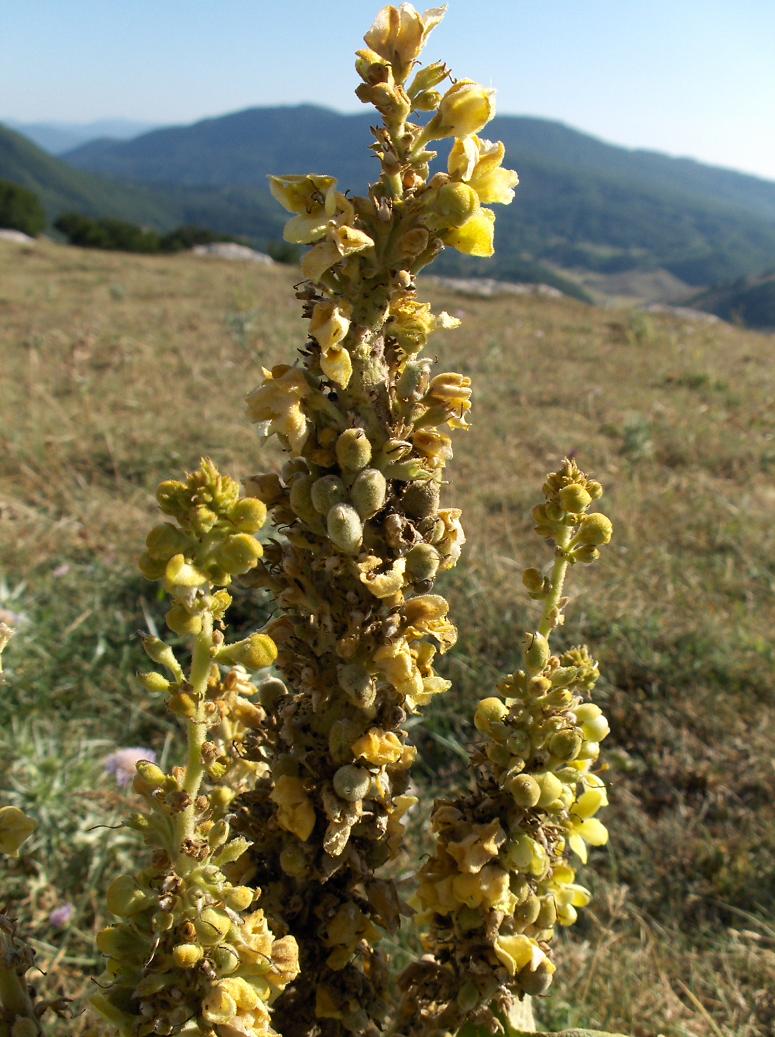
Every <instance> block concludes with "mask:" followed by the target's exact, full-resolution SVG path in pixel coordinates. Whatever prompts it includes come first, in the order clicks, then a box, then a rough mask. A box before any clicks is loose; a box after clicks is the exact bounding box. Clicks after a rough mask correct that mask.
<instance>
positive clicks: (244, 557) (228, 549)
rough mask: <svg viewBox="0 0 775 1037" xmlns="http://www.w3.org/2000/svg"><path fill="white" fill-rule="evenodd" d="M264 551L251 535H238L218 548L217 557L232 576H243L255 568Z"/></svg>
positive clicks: (222, 566)
mask: <svg viewBox="0 0 775 1037" xmlns="http://www.w3.org/2000/svg"><path fill="white" fill-rule="evenodd" d="M263 553H264V549H263V547H262V546H261V544H260V543H259V542H258V540H256V538H255V537H254V536H251V535H250V533H236V534H235V535H234V536H230V537H227V538H226V540H224V542H223V543H222V544H221V545H220V546H219V547H218V550H217V551H216V552H215V557H216V560H217V562H218V564H219V565H220V566H221V568H223V569H225V570H226V572H227V573H229V574H230V575H232V576H241V575H242V574H243V573H246V572H249V571H250V570H251V569H253V568H255V566H256V564H257V562H258V559H259V558H260V557H261V556H262V555H263Z"/></svg>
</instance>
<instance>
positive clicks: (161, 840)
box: [92, 459, 298, 1037]
mask: <svg viewBox="0 0 775 1037" xmlns="http://www.w3.org/2000/svg"><path fill="white" fill-rule="evenodd" d="M157 498H158V501H159V504H160V507H161V509H162V511H163V512H164V513H165V514H166V515H167V516H169V517H170V518H171V519H173V520H174V521H172V522H169V521H168V522H164V523H162V524H160V525H157V526H155V527H154V528H153V529H152V530H151V532H150V533H149V534H148V538H147V541H146V545H147V551H146V553H145V554H144V555H143V556H142V558H141V560H140V568H141V571H142V572H143V574H144V575H145V576H146V577H147V578H148V579H151V580H160V581H161V582H162V584H163V586H164V589H165V590H166V591H167V593H168V594H169V595H170V599H171V601H172V604H171V607H170V608H169V611H168V612H167V616H166V619H167V625H168V626H169V628H170V630H171V631H172V632H173V633H175V634H177V635H179V636H181V637H185V638H188V639H189V640H190V643H191V665H190V668H189V670H188V673H186V672H185V671H184V669H183V667H182V665H181V663H180V662H179V661H178V658H177V655H176V653H175V651H174V650H173V648H172V646H171V645H169V644H167V643H165V642H164V641H162V640H160V639H159V638H156V637H148V638H146V639H145V641H144V648H145V651H146V653H147V654H148V656H149V657H150V659H151V660H152V661H153V662H154V663H155V664H156V666H158V667H159V669H154V670H151V671H149V672H148V673H145V674H143V675H142V677H141V681H142V684H143V685H144V687H145V688H146V689H147V690H148V691H150V692H153V693H157V694H159V695H162V696H164V698H165V701H166V705H167V708H168V709H169V710H171V712H172V713H174V714H175V715H176V716H177V717H180V718H181V719H182V720H183V722H184V724H185V727H186V734H187V750H186V761H185V765H184V766H181V767H175V768H173V769H172V771H171V772H170V773H165V771H163V770H162V769H161V768H160V767H159V766H157V765H156V764H155V763H153V762H151V761H150V760H141V761H139V762H138V763H137V774H136V776H135V778H134V782H133V788H134V791H135V792H136V793H138V794H139V795H140V796H141V797H142V798H143V800H144V802H145V806H146V809H145V810H144V811H143V812H139V813H137V814H136V815H135V816H133V817H132V818H130V820H129V822H128V823H129V824H130V826H131V827H133V828H134V829H136V830H137V831H138V832H139V833H141V834H142V836H143V839H144V841H145V844H146V846H147V847H148V849H149V850H150V851H151V853H150V860H149V862H148V864H147V865H146V867H144V868H143V869H142V870H140V871H138V872H136V873H134V874H125V875H120V876H119V877H118V878H116V879H115V880H114V881H113V883H112V884H111V886H110V887H109V889H108V893H107V907H108V909H109V911H110V912H112V914H113V915H115V916H116V917H117V919H118V921H117V922H116V923H115V924H113V925H110V926H108V927H107V928H105V929H103V930H102V931H101V932H100V933H99V935H98V937H97V945H98V947H99V949H100V950H101V951H102V952H103V953H104V954H105V955H106V956H107V958H108V964H107V968H106V971H105V974H104V975H103V977H102V979H101V981H100V986H101V988H102V991H101V992H100V993H99V994H97V995H96V996H95V997H94V998H93V999H92V1004H93V1006H94V1007H95V1008H96V1009H97V1011H98V1012H100V1013H101V1014H102V1015H103V1016H104V1017H105V1018H106V1019H107V1020H109V1021H110V1022H111V1023H112V1024H113V1025H114V1026H115V1028H116V1029H117V1031H118V1032H119V1033H120V1034H122V1035H127V1037H129V1035H131V1037H144V1035H150V1034H160V1035H163V1034H178V1033H181V1034H187V1035H191V1037H194V1035H201V1037H239V1035H243V1037H258V1035H262V1034H266V1033H269V1032H270V1030H269V1018H270V1016H269V1005H270V1004H271V1002H272V1001H273V999H274V998H275V997H276V996H277V994H278V993H279V992H280V991H281V990H282V989H283V988H284V986H285V985H286V984H287V983H288V982H289V981H290V980H291V979H293V978H294V977H295V976H296V974H297V972H298V954H297V948H296V942H295V940H294V938H293V937H292V936H285V937H284V938H282V939H275V938H274V935H273V933H272V931H271V929H270V928H269V925H268V923H267V920H266V917H265V915H264V912H263V910H262V909H261V908H260V907H258V906H257V902H258V900H259V898H260V891H258V890H256V889H254V888H251V887H250V886H246V885H243V884H240V883H238V882H232V881H230V880H229V878H227V874H226V872H227V871H228V869H229V866H230V865H233V864H234V862H236V861H239V860H240V858H242V857H243V855H244V854H245V852H246V851H247V849H248V845H249V844H248V842H247V840H246V839H244V838H243V837H235V836H234V835H233V834H232V831H231V823H230V821H231V819H230V815H229V813H228V803H229V800H230V799H231V798H232V796H233V794H234V793H233V790H232V789H230V788H229V787H228V786H223V785H221V784H220V780H221V779H223V778H224V777H225V776H227V775H228V774H230V772H231V770H232V765H231V763H230V761H229V757H228V753H227V752H226V749H225V746H224V744H223V741H222V740H221V742H220V744H219V740H218V739H217V738H216V739H215V740H213V739H212V738H210V737H208V735H209V734H210V732H211V731H213V732H221V731H222V730H223V728H224V726H226V728H227V729H233V728H234V727H235V726H237V727H239V725H241V724H244V723H245V717H246V715H247V716H250V715H251V713H253V718H254V719H257V720H260V719H262V717H263V713H262V711H261V709H260V707H252V709H251V704H250V702H249V700H248V699H246V698H245V696H246V695H252V694H255V693H256V691H257V689H256V687H255V685H253V684H252V683H251V682H250V681H249V680H248V674H247V671H248V670H251V671H252V670H261V669H264V668H266V667H267V666H269V665H270V664H271V663H272V661H273V660H274V658H275V655H276V651H275V646H274V644H273V642H272V641H271V639H270V638H269V637H268V636H267V635H266V634H263V633H260V632H257V633H254V634H251V635H250V636H249V637H246V638H244V639H242V640H239V641H236V642H232V643H227V641H226V639H225V636H224V627H225V621H226V613H227V611H228V608H229V605H230V604H231V596H230V595H229V593H228V591H227V590H226V588H227V587H228V586H229V585H230V583H231V582H232V579H233V577H235V576H238V575H240V574H243V573H246V572H248V571H249V570H250V569H252V568H254V567H255V566H256V564H257V562H258V559H259V558H260V557H261V552H262V547H261V544H260V543H259V541H258V540H257V539H256V537H255V535H254V534H255V533H257V532H258V530H259V529H260V528H261V526H262V525H263V523H264V519H265V516H266V509H265V508H264V505H263V504H262V503H261V502H260V501H259V500H256V499H255V498H251V497H240V495H239V487H238V485H237V483H236V482H235V481H234V480H233V479H230V478H229V477H228V476H223V475H221V474H220V473H219V472H218V470H217V469H216V468H215V466H214V465H213V463H212V462H211V461H209V460H206V459H205V460H203V461H202V463H201V465H200V467H199V468H198V469H197V470H196V471H195V472H193V473H191V474H190V475H189V476H188V477H187V479H186V481H185V482H177V481H168V482H164V483H162V484H161V486H160V487H159V490H158V493H157ZM240 692H241V693H242V694H240Z"/></svg>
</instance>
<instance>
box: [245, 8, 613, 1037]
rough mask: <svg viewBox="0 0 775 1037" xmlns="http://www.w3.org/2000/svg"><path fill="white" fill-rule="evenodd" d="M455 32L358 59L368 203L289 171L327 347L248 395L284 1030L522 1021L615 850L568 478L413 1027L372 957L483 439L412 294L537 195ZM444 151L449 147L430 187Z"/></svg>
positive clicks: (286, 200) (284, 184)
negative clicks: (270, 528) (449, 484)
mask: <svg viewBox="0 0 775 1037" xmlns="http://www.w3.org/2000/svg"><path fill="white" fill-rule="evenodd" d="M443 14H444V11H443V9H432V10H429V11H426V12H425V13H424V14H420V13H418V12H417V11H416V10H415V9H414V8H413V7H412V6H411V5H409V4H402V5H401V7H400V8H396V7H386V8H385V9H383V10H382V11H381V12H380V14H379V15H378V16H377V19H376V21H375V23H374V25H373V26H372V28H371V29H370V30H369V32H368V33H367V34H366V36H365V42H366V48H365V49H363V50H360V51H358V52H357V57H356V70H357V72H358V74H359V75H360V77H361V79H362V84H361V85H360V86H359V87H358V89H357V91H356V93H357V96H358V97H359V99H360V100H361V101H363V102H364V103H369V104H371V105H373V106H374V107H375V108H376V110H377V112H378V114H379V116H380V117H381V124H380V125H379V126H377V127H376V128H375V129H374V131H373V132H374V144H373V145H372V151H373V152H374V154H375V156H376V158H377V159H378V161H379V163H380V166H381V172H380V175H379V178H378V179H377V180H376V182H375V183H374V184H372V185H371V187H370V188H369V191H368V193H367V195H365V196H362V197H360V196H358V197H353V196H351V195H350V194H349V193H348V192H345V191H343V190H341V189H340V187H339V185H338V184H337V182H336V180H335V179H334V178H333V177H331V176H327V175H323V174H306V175H285V176H273V177H270V187H271V191H272V194H273V195H274V197H275V198H276V200H277V201H279V202H280V204H282V205H283V206H284V207H285V209H286V210H287V211H288V212H289V213H290V214H291V218H290V220H289V221H288V223H287V224H286V227H285V232H284V233H285V238H286V240H288V241H289V242H292V243H294V244H300V245H309V246H310V248H309V250H308V251H307V252H306V253H305V255H304V257H303V259H302V261H301V268H302V273H303V275H304V281H303V282H302V283H301V284H300V285H299V286H298V288H297V295H298V297H299V299H300V301H301V303H302V306H303V315H304V317H305V318H307V319H308V320H309V334H308V338H307V341H306V342H305V344H304V346H303V347H301V349H300V351H299V353H300V356H299V359H298V361H297V362H296V363H295V364H293V365H287V364H281V365H277V366H274V367H272V368H271V369H264V371H263V380H262V382H261V384H260V385H259V386H258V387H257V388H256V389H255V390H253V392H251V393H250V394H249V396H248V413H249V416H250V418H251V419H252V420H254V421H255V422H257V423H259V425H260V426H261V428H262V431H263V432H264V433H266V434H269V435H276V436H277V437H278V439H279V441H280V444H281V446H282V448H283V450H284V451H285V453H286V454H287V460H286V461H285V463H284V464H283V466H282V469H281V471H280V472H279V473H277V472H267V473H265V474H262V475H258V476H255V477H254V478H253V479H252V480H250V482H249V487H250V490H251V492H253V493H255V495H256V496H257V497H259V498H260V499H262V500H263V501H264V502H265V503H266V505H267V507H268V508H269V510H270V512H271V515H272V519H273V521H274V524H275V526H276V528H277V529H278V531H279V532H281V533H282V536H281V537H280V538H278V539H276V540H273V541H272V542H270V543H269V544H268V546H267V548H266V551H265V554H264V557H263V559H262V560H261V562H260V563H259V564H258V565H257V566H256V567H255V568H254V569H253V570H251V572H250V573H249V574H248V575H247V577H246V579H247V580H248V582H250V583H252V585H253V586H255V587H260V588H263V589H265V590H267V591H268V592H269V593H270V594H271V595H272V597H273V599H274V601H275V602H276V605H277V608H278V611H279V614H278V615H277V616H276V618H275V619H273V621H272V622H271V624H270V625H269V627H268V632H269V633H270V634H271V636H272V638H273V639H274V641H275V642H276V644H277V646H278V656H277V660H276V665H277V667H278V669H279V671H280V673H281V675H282V678H283V680H282V681H281V680H277V679H275V680H273V681H271V682H267V687H266V693H265V695H264V702H263V704H264V707H265V709H266V711H267V720H266V724H265V725H264V726H263V728H262V729H261V730H258V731H256V732H255V733H254V737H252V738H251V739H250V741H249V743H246V745H247V749H246V752H247V755H248V757H249V758H250V759H251V760H252V761H254V762H255V763H257V764H261V763H266V764H267V765H268V766H267V769H266V770H265V771H264V772H263V773H262V772H260V771H258V772H256V774H255V776H256V784H255V788H254V789H253V790H252V791H250V790H248V791H244V792H242V794H241V795H240V796H239V797H238V799H237V800H236V801H235V803H234V804H232V806H233V809H234V810H235V812H236V813H237V818H238V820H237V825H238V827H239V829H240V831H241V832H242V833H243V834H244V835H246V836H247V837H249V838H250V840H251V841H252V844H253V845H252V850H251V857H252V863H251V866H250V868H249V869H248V868H247V867H246V870H245V871H244V872H243V877H244V878H245V881H249V882H251V883H254V884H257V885H259V886H260V887H261V888H262V890H263V900H262V903H263V904H264V907H265V910H266V911H267V913H268V914H269V916H270V917H271V918H272V920H273V925H274V926H275V927H276V929H277V931H278V932H283V933H290V934H293V935H294V936H295V937H296V939H297V940H298V942H299V946H300V954H301V974H300V977H299V979H298V980H297V981H296V982H294V983H291V985H290V986H289V987H288V989H287V990H286V992H285V993H284V995H283V997H282V998H281V999H280V1000H279V1001H278V1003H277V1005H276V1007H275V1013H274V1025H275V1026H277V1028H278V1030H280V1032H282V1033H283V1034H284V1035H285V1037H302V1035H308V1034H312V1033H322V1034H325V1035H326V1037H339V1035H344V1034H346V1033H352V1034H358V1035H363V1037H376V1035H377V1034H379V1033H380V1032H382V1031H383V1030H384V1028H385V1026H386V1025H387V1023H388V1020H392V1021H391V1022H390V1025H391V1026H393V1027H396V1026H398V1027H399V1031H400V1032H401V1033H409V1032H412V1033H417V1034H418V1035H419V1034H426V1033H429V1032H431V1030H432V1028H433V1027H437V1028H440V1032H446V1031H449V1030H451V1029H453V1028H455V1027H457V1026H459V1025H462V1024H463V1023H465V1022H466V1021H467V1020H478V1019H483V1020H484V1021H485V1022H486V1023H487V1024H488V1025H491V1026H492V1027H495V1028H497V1027H498V1026H499V1025H500V1023H499V1018H500V1016H499V1015H498V1013H499V1012H500V1013H501V1015H502V1012H503V1011H504V1010H505V1009H507V1008H508V1004H509V1002H510V1001H511V1000H513V999H519V998H521V997H522V996H523V995H524V994H526V993H542V992H544V991H545V990H546V989H547V987H548V984H549V982H550V980H551V973H552V970H553V965H552V963H551V958H550V955H549V951H548V944H549V940H550V939H551V936H552V933H553V931H554V925H555V923H556V922H559V923H561V924H569V923H570V922H571V921H573V918H574V917H575V910H576V908H577V907H578V906H581V905H582V904H583V903H585V902H586V900H587V899H588V894H587V893H586V891H585V890H583V888H582V887H580V886H578V885H577V884H576V883H575V882H574V873H573V870H572V868H571V866H570V864H569V863H568V859H567V851H569V850H573V851H575V852H576V853H577V854H581V855H583V852H584V851H583V847H584V846H585V845H586V843H600V842H602V840H603V831H604V830H603V829H602V826H599V822H597V821H596V820H595V819H593V818H592V816H591V815H592V814H593V813H594V810H596V809H597V807H598V806H600V805H602V804H603V802H604V799H605V794H604V790H603V786H602V782H601V780H600V779H599V777H598V776H597V775H596V774H595V773H593V769H592V768H593V764H594V760H595V758H596V752H597V741H598V740H599V737H602V734H603V733H604V732H603V727H604V722H603V721H602V719H601V715H600V712H599V710H598V708H597V707H596V706H592V705H590V704H589V703H583V704H582V699H581V696H582V694H584V693H586V692H588V691H589V689H590V688H591V686H592V684H593V683H594V677H595V676H596V673H597V671H596V668H595V665H594V663H593V662H592V661H591V660H590V659H589V657H588V655H587V654H586V652H585V651H584V650H582V649H576V650H574V651H571V652H570V653H566V654H565V655H563V656H562V657H560V658H557V657H555V656H552V655H551V654H550V650H549V646H548V635H549V633H550V631H551V629H552V628H553V627H554V626H555V625H557V623H558V622H559V621H560V618H561V614H562V605H563V602H564V599H563V598H562V596H561V586H562V580H563V577H564V573H565V568H566V567H567V565H569V564H572V563H573V562H575V561H591V560H592V559H593V557H594V556H595V555H596V552H597V546H596V545H597V544H602V543H603V542H605V541H606V540H607V538H608V537H609V536H610V524H608V523H607V520H606V519H604V518H603V517H602V516H589V515H588V514H587V508H588V506H589V504H590V503H591V502H592V500H593V499H594V498H596V497H597V496H599V494H600V487H599V486H598V484H596V483H594V482H592V481H591V480H588V479H587V478H586V477H585V476H584V475H583V474H581V473H580V472H578V470H577V469H576V468H575V467H574V466H573V465H572V464H570V463H566V464H565V466H564V467H563V468H562V469H561V471H560V472H559V473H557V474H556V475H553V476H551V477H550V478H549V481H548V483H547V502H546V504H545V505H543V506H542V510H541V520H540V522H539V529H540V531H541V532H542V533H543V534H544V535H545V536H547V537H551V538H552V539H553V541H554V543H555V551H556V554H557V562H556V564H555V569H554V570H553V573H552V576H550V577H544V576H542V575H541V574H540V573H537V572H535V571H533V570H531V571H530V574H529V575H528V577H527V579H528V581H529V586H530V589H531V592H532V594H533V595H534V597H536V599H541V600H543V601H544V605H545V609H544V616H543V618H542V620H541V623H540V626H539V630H538V631H537V632H535V633H534V634H532V635H530V638H529V644H528V645H527V647H526V662H525V669H524V670H522V671H520V672H519V673H517V674H514V675H512V676H511V677H509V678H507V679H506V681H505V682H504V684H503V686H502V687H501V689H500V697H498V698H497V699H490V700H486V701H485V704H483V705H482V706H480V707H479V709H478V710H477V716H476V724H477V727H478V728H479V729H480V730H481V731H482V732H483V733H484V735H485V737H486V738H487V739H488V741H487V743H486V745H485V746H484V747H482V748H481V749H477V750H476V753H475V756H474V762H475V765H476V769H477V775H478V780H477V786H476V789H475V791H474V792H472V793H471V794H470V795H469V796H467V797H463V798H461V799H460V800H459V801H454V802H451V803H441V804H439V805H438V807H437V808H436V810H435V811H434V821H433V823H434V829H435V832H436V840H437V842H436V849H435V851H434V855H433V857H432V858H431V859H430V860H429V861H428V863H427V864H426V865H425V866H424V867H423V869H422V881H421V886H420V890H419V893H418V898H417V899H418V905H419V907H420V909H421V917H422V918H424V919H425V920H426V921H427V923H428V926H429V928H428V932H427V934H426V936H425V944H426V950H427V955H426V956H425V957H424V958H423V960H422V961H421V962H419V963H417V964H416V965H415V966H414V967H412V968H410V969H409V970H408V972H407V973H406V974H405V976H404V977H403V978H402V986H403V988H404V994H403V1002H402V1007H401V1009H400V1011H397V1009H396V1006H395V1001H396V997H395V993H394V989H393V987H394V981H393V980H391V977H390V973H389V969H388V965H387V961H386V956H385V954H384V953H383V952H382V950H381V948H380V941H381V940H382V938H383V936H384V935H385V934H395V933H396V931H397V929H398V928H399V924H400V920H401V917H402V915H405V914H409V913H410V908H408V906H407V905H406V904H405V903H404V902H403V900H402V898H401V897H400V895H399V891H398V889H397V886H396V884H395V883H394V882H393V881H392V880H391V878H390V874H391V869H390V867H389V865H390V864H391V863H392V862H396V861H397V860H398V859H399V857H400V855H401V846H402V839H403V824H402V818H403V817H404V815H405V814H406V812H407V811H408V810H409V809H411V807H412V806H413V805H414V804H415V802H416V800H415V797H414V796H412V795H411V790H410V767H411V764H412V762H413V760H414V758H415V755H416V750H415V749H414V747H413V746H411V745H410V744H409V741H408V735H407V721H408V720H409V718H411V717H413V716H416V715H417V714H419V713H421V711H422V710H423V709H424V708H425V707H426V706H427V705H428V704H429V703H430V702H431V700H432V699H433V698H434V697H435V696H437V695H439V694H442V693H444V692H445V691H447V689H448V688H449V682H448V681H447V680H445V679H443V678H442V677H440V676H439V675H437V674H436V672H435V670H434V659H435V656H436V655H437V653H444V652H446V651H447V650H448V649H449V648H451V647H452V646H453V645H454V643H455V640H456V636H457V634H456V629H455V626H454V625H453V623H452V622H451V620H450V618H449V615H448V612H449V606H448V603H447V601H446V600H445V598H444V597H442V596H441V595H440V594H437V593H434V583H435V580H436V578H437V576H438V575H439V574H441V573H443V572H445V571H448V570H449V569H451V568H453V567H454V566H455V564H456V563H457V561H458V558H459V556H460V553H461V548H462V545H463V544H464V542H465V536H464V533H463V528H462V525H461V522H460V515H461V513H460V509H458V508H455V507H452V506H449V505H446V504H445V505H444V506H442V505H441V502H440V490H441V487H442V484H443V482H444V473H445V468H446V465H447V463H448V462H449V461H450V460H451V458H452V440H451V436H450V432H452V431H455V430H465V429H466V428H467V427H468V413H469V410H470V406H471V404H470V397H471V382H470V379H469V378H468V377H466V376H464V375H462V374H459V373H457V372H450V371H442V372H440V373H434V372H433V370H432V368H433V362H432V361H431V359H430V358H429V357H426V356H424V355H423V350H424V349H425V348H426V346H427V344H428V341H429V339H430V338H431V336H432V335H433V334H434V333H436V332H438V331H441V330H448V329H453V328H454V327H456V326H457V325H458V324H459V321H458V320H456V319H455V318H453V317H451V316H450V315H449V314H447V313H444V312H441V313H434V312H433V311H432V309H431V306H430V304H429V303H428V302H425V301H423V300H421V299H420V298H418V295H417V289H416V277H417V275H418V273H419V272H420V271H421V270H424V269H425V268H426V267H427V266H428V264H429V263H430V262H431V261H432V260H433V259H434V258H435V257H436V256H437V255H438V254H439V253H440V252H441V251H442V250H443V249H444V248H445V247H451V248H454V249H456V250H457V251H459V252H461V253H463V254H466V255H473V256H480V257H487V256H490V255H492V254H493V250H494V246H493V232H494V221H495V214H494V211H493V210H492V209H491V208H489V207H488V206H489V205H491V204H494V203H499V204H508V203H509V202H511V200H512V199H513V197H514V189H515V187H516V185H517V181H518V177H517V174H516V173H515V172H514V171H513V170H509V169H507V168H504V166H503V160H504V146H503V144H502V143H500V142H491V141H489V140H487V139H485V138H484V137H482V136H480V134H481V132H482V131H483V130H484V127H485V126H486V125H487V123H488V122H489V121H490V119H491V118H492V117H493V115H494V112H495V105H494V92H493V91H492V90H490V89H487V88H485V87H483V86H481V85H479V84H477V83H474V82H472V81H470V80H465V79H462V80H457V81H452V80H451V75H450V70H449V69H448V68H447V66H446V65H445V64H444V63H443V62H441V61H437V62H432V63H430V64H427V65H424V66H422V67H418V58H419V55H420V53H421V52H422V50H423V48H424V46H425V43H426V40H427V37H428V35H429V33H430V32H431V30H432V29H433V28H434V27H435V26H436V25H437V24H438V23H439V21H440V20H441V18H442V16H443ZM436 141H448V142H450V144H451V147H450V149H449V153H448V159H447V163H446V170H445V171H441V172H435V173H432V172H431V168H430V164H431V162H432V161H433V159H435V158H436V157H437V155H436V152H435V151H433V150H431V146H432V145H433V143H434V142H436ZM270 685H271V687H270ZM593 731H594V733H597V734H598V738H593V737H592V733H593ZM386 865H388V867H387V868H386V867H384V866H386ZM391 984H392V985H391ZM399 1031H396V1032H399Z"/></svg>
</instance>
